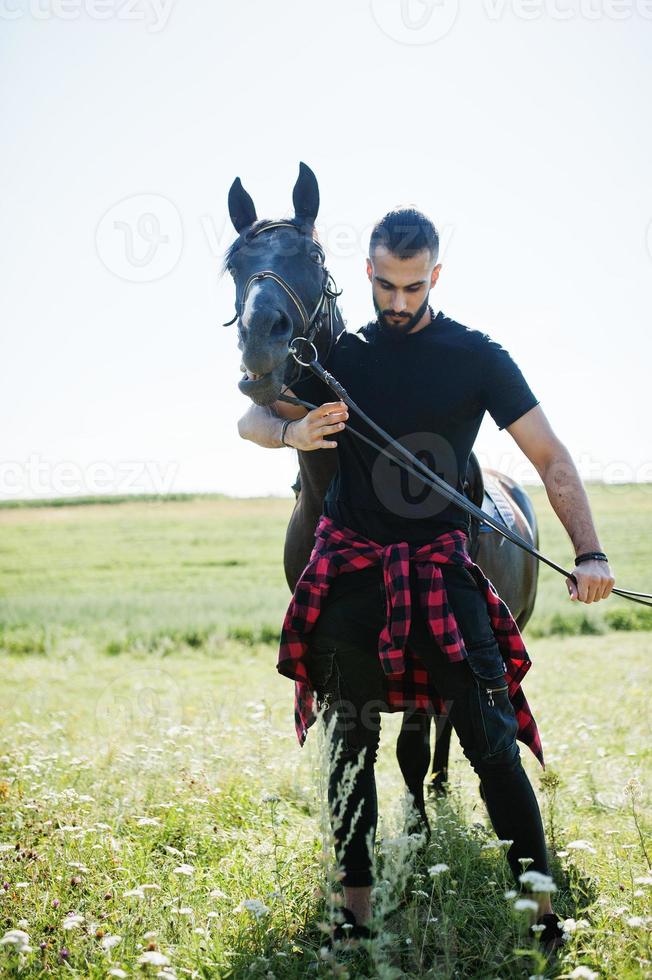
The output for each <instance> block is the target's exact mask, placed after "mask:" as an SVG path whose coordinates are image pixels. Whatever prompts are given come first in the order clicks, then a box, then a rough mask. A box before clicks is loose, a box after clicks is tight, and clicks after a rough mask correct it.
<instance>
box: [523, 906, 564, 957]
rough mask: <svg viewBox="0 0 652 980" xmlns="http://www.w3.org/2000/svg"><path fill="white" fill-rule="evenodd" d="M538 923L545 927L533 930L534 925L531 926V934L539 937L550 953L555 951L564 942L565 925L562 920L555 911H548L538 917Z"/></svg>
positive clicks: (546, 950)
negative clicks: (536, 930)
mask: <svg viewBox="0 0 652 980" xmlns="http://www.w3.org/2000/svg"><path fill="white" fill-rule="evenodd" d="M536 924H537V925H538V926H544V927H545V928H543V929H542V930H541V931H538V932H533V931H532V926H530V935H532V936H536V937H537V939H538V940H539V942H540V943H541V945H542V946H543V948H544V951H545V952H546V953H547V954H548V955H549V954H550V953H554V952H555V951H556V950H557V949H559V947H560V946H561V944H562V943H563V942H564V927H563V926H562V923H561V920H560V919H558V918H557V916H556V915H555V913H554V912H546V914H545V915H542V916H540V917H539V918H538V919H537V923H536Z"/></svg>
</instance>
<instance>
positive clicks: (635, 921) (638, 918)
mask: <svg viewBox="0 0 652 980" xmlns="http://www.w3.org/2000/svg"><path fill="white" fill-rule="evenodd" d="M625 922H626V923H627V925H628V926H631V928H632V929H641V928H643V927H644V926H646V925H647V919H644V918H643V916H642V915H630V917H629V918H628V919H625Z"/></svg>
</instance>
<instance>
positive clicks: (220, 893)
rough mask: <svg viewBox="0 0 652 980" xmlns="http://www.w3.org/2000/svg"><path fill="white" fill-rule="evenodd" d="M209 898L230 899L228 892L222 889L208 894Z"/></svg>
mask: <svg viewBox="0 0 652 980" xmlns="http://www.w3.org/2000/svg"><path fill="white" fill-rule="evenodd" d="M208 897H209V898H228V897H229V896H228V895H227V894H226V892H223V891H222V889H221V888H213V889H211V891H209V893H208Z"/></svg>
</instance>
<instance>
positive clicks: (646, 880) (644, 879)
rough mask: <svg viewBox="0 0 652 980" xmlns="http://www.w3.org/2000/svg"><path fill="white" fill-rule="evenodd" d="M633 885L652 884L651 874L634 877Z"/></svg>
mask: <svg viewBox="0 0 652 980" xmlns="http://www.w3.org/2000/svg"><path fill="white" fill-rule="evenodd" d="M634 884H635V885H652V875H640V876H639V877H638V878H634Z"/></svg>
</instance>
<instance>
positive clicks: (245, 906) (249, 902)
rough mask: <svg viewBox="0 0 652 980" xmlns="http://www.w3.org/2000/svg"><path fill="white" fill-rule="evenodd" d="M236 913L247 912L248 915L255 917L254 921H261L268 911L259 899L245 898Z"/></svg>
mask: <svg viewBox="0 0 652 980" xmlns="http://www.w3.org/2000/svg"><path fill="white" fill-rule="evenodd" d="M236 911H237V912H242V911H245V912H249V913H250V915H253V916H255V917H256V919H262V917H263V916H264V915H267V914H268V912H269V909H268V908H267V906H266V905H265V903H264V902H261V901H260V899H259V898H245V899H244V901H243V902H241V903H240V905H239V906H238V908H237V909H236Z"/></svg>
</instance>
